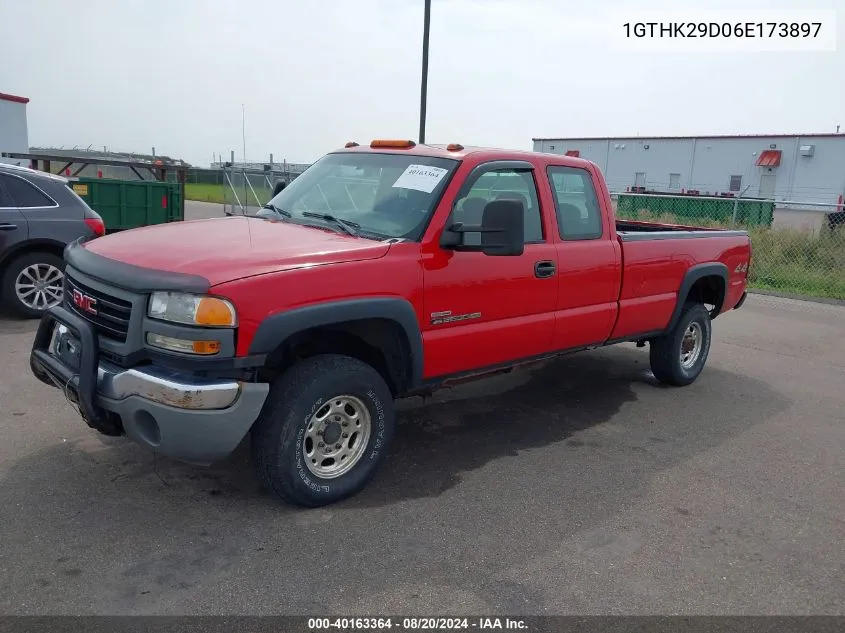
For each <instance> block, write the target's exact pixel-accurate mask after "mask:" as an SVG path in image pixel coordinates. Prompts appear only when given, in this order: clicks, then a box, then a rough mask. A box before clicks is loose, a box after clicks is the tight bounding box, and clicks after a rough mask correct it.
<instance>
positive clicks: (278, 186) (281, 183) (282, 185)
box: [272, 180, 286, 198]
mask: <svg viewBox="0 0 845 633" xmlns="http://www.w3.org/2000/svg"><path fill="white" fill-rule="evenodd" d="M285 187H286V185H285V181H284V180H280V181H279V182H277V183H276V185H275V186H274V187H273V196H272V197H273V198H275V197H276V196H277V195H279V194H280V193H281V192H282V190H283V189H284V188H285Z"/></svg>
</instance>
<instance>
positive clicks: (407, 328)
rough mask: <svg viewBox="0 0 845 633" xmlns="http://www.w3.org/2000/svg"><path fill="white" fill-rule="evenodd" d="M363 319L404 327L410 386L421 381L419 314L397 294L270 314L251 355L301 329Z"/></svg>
mask: <svg viewBox="0 0 845 633" xmlns="http://www.w3.org/2000/svg"><path fill="white" fill-rule="evenodd" d="M364 319H387V320H390V321H394V322H396V323H397V324H398V325H399V326H400V327H401V328H402V330H403V331H404V332H405V336H406V337H407V339H408V347H409V351H410V358H409V359H408V360H409V366H408V368H407V369H408V370H409V376H408V378H409V384H410V386H411V387H416V386H418V385H420V384H422V375H423V341H422V331H421V330H420V326H419V322H418V321H417V314H416V312H415V310H414V307H413V306H412V305H411V304H410V303H409V302H408V301H407V300H405V299H399V298H395V297H379V298H372V299H350V300H343V301H330V302H327V303H319V304H316V305H309V306H305V307H302V308H295V309H293V310H286V311H284V312H277V313H275V314H271V315H270V316H268V317H267V318H266V319H264V320H263V321H262V322H261V323H260V324H259V326H258V329H257V330H256V332H255V336H253V338H252V342H251V343H250V345H249V352H248V353H249V355H250V356H252V355H263V354H270V353H271V352H272V351H273V350H275V349H276V348H277V347H278V346H279V345H280V344H281V343H283V342H284V341H285V340H287V339H288V338H290V337H291V336H293V335H294V334H296V333H298V332H302V331H304V330H308V329H311V328H314V327H320V326H325V325H340V324H343V323H347V322H350V321H361V320H364Z"/></svg>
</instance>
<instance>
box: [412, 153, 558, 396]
mask: <svg viewBox="0 0 845 633" xmlns="http://www.w3.org/2000/svg"><path fill="white" fill-rule="evenodd" d="M536 176H537V175H536V174H535V173H534V169H533V168H532V166H531V164H530V163H525V162H522V161H516V162H514V161H507V162H498V161H494V162H490V163H484V164H482V165H479V166H478V167H476V168H475V170H474V171H473V172H472V173H471V174H470V175H469V176H468V178H467V180H466V182H465V183H464V185H463V187H462V188H461V190H460V191H459V192H458V194H457V196H456V198H455V202H454V205H453V208H452V214H451V216H450V219H449V220H447V226H448V224H450V223H451V222H463V223H465V224H476V225H477V224H481V216H482V212H483V210H484V206H485V204H486V203H487V202H489V201H491V200H497V199H517V200H521V201H522V203H523V205H524V208H525V251H524V253H523V254H522V255H518V256H510V257H508V256H490V255H485V254H483V253H479V252H466V251H463V252H462V251H455V250H451V249H443V248H440V247H439V246H435V248H436V250H435V251H434V253H433V254H432V255H424V259H423V265H424V275H425V278H424V283H425V295H424V300H423V304H424V306H425V319H426V322H425V323H423V341H424V345H425V366H424V377H425V378H426V379H428V378H434V377H444V376H448V375H453V374H460V373H463V372H472V371H475V370H482V369H487V368H493V367H495V366H496V365H498V364H503V363H509V362H512V361H514V360H517V359H523V358H530V357H533V356H537V355H541V354H543V353H545V352H547V351H548V350H549V349H550V345H551V342H552V336H553V334H554V325H555V307H556V305H557V292H558V288H557V253H556V247H555V245H554V243H553V240H552V239H551V238H550V237H549V236H546V235H544V230H543V222H542V217H543V216H542V214H541V210H540V203H539V199H538V195H537V185H536V180H535V178H536ZM465 238H466V243H467V244H479V243H480V234H477V233H475V234H472V233H470V234H465Z"/></svg>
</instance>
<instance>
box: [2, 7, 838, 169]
mask: <svg viewBox="0 0 845 633" xmlns="http://www.w3.org/2000/svg"><path fill="white" fill-rule="evenodd" d="M632 2H633V0H629V2H628V3H624V2H618V0H593V1H589V0H433V9H432V17H431V55H430V68H429V73H430V74H429V101H428V126H427V133H426V137H427V139H426V140H427V141H428V142H431V143H449V142H461V143H463V144H474V145H492V146H497V147H508V148H518V149H530V148H531V146H532V144H531V138H532V137H535V136H586V135H596V136H613V135H636V134H639V135H644V136H647V135H672V134H690V135H692V134H708V133H768V132H782V133H793V132H833V131H834V130H835V127H836V125H837V124H841V125H842V126H843V130H845V11H843V10H842V9H841V8H840V12H839V15H838V18H839V20H838V25H837V34H838V46H837V48H838V50H837V51H836V52H822V53H818V52H801V53H795V52H751V53H736V52H731V53H712V52H686V53H685V52H672V53H666V52H630V51H627V52H626V51H624V50H622V49H621V48H620V46H619V43H620V42H619V41H615V42H614V41H613V34H614V33H618V39H621V37H622V32H623V31H622V26H621V18H620V17H619V14H618V13H617V12H616V9H618V8H620V7H625V6H627V7H629V8H634V7H635V6H636V5H639V4H640V2H639V0H637V3H636V5H635V4H632ZM840 4H841V0H807V1H804V0H801V1H800V2H799V1H798V0H792V1H783V0H761V1H758V0H744V1H743V2H727V1H719V0H709V1H704V0H673V1H672V2H661V1H659V0H655V1H652V2H649V3H646V5H645V6H647V7H651V8H654V7H660V6H672V7H673V8H678V7H684V8H686V9H688V10H689V11H691V12H692V15H695V11H696V10H698V9H699V8H700V9H702V10H703V9H713V8H714V7H715V8H719V7H726V8H727V7H734V8H737V7H741V8H743V9H748V10H750V11H751V12H752V14H754V12H758V11H759V13H760V16H761V17H763V16H764V15H765V14H764V13H763V11H762V8H763V7H780V8H792V9H801V8H805V7H812V8H816V9H834V8H837V6H838V5H840ZM687 15H689V13H688V14H687ZM422 22H423V0H225V1H224V0H120V1H118V2H115V1H114V0H80V1H77V2H68V1H67V0H0V59H2V63H0V92H7V93H12V94H18V95H22V96H26V97H29V98H30V99H31V102H30V104H29V106H28V120H29V141H30V144H31V145H37V146H56V147H58V146H65V147H72V146H73V145H78V146H82V147H86V146H88V145H93V146H97V147H102V146H104V145H105V146H108V147H109V149H113V150H123V151H149V150H150V149H151V147H153V146H155V148H156V150H157V152H158V153H159V154H167V155H170V156H173V157H181V158H184V159H185V160H188V161H190V162H192V163H195V164H207V163H209V162H210V161H211V160H212V156H213V154H215V153H220V152H222V153H224V154H228V152H229V151H230V150H234V151H235V152H236V157H237V159H238V160H240V159H241V158H242V156H243V153H244V152H243V143H242V137H241V105H242V104H243V105H244V108H245V113H246V117H245V119H246V156H247V158H249V159H251V160H266V158H267V156H268V155H269V154H270V153H271V152H272V153H273V154H274V158H275V159H276V160H281V159H283V158H284V159H287V160H288V161H291V162H310V161H312V160H314V159H315V158H317V157H318V156H320V155H321V154H323V153H325V152H327V151H330V150H332V149H334V148H336V147H339V146H341V145H342V144H343V143H344V142H346V141H347V140H357V141H359V142H367V141H369V140H370V139H372V138H378V137H382V138H385V137H390V138H397V137H398V138H411V139H415V140H416V139H417V135H418V125H419V118H418V117H419V88H420V86H419V82H420V61H421V42H422Z"/></svg>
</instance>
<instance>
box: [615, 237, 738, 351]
mask: <svg viewBox="0 0 845 633" xmlns="http://www.w3.org/2000/svg"><path fill="white" fill-rule="evenodd" d="M616 229H617V236H618V239H619V241H620V242H621V246H622V287H621V289H620V293H619V317H618V319H617V322H616V326H615V328H614V330H613V334H612V337H611V338H613V339H623V338H625V337H629V336H632V335H635V334H640V333H642V332H650V331H661V330H663V329H664V328H665V327H666V324H667V323H668V322H669V319H670V317H671V315H672V313H673V311H674V310H675V306H676V304H677V300H678V291H679V289H680V288H681V284H682V282H683V280H684V277H685V276H686V274H687V273H688V272H689V271H690V270H691V269H693V268H696V267H702V266H703V267H707V268H708V269H712V272H716V273H718V271H719V270H721V271H723V272H726V273H727V279H726V280H725V286H726V287H725V292H726V297H725V302H724V305H723V309H729V308H730V307H733V306H734V305H735V304H736V302H737V301H739V299H740V297H741V295H742V292H743V288H744V284H745V277H744V274H740V273H738V272H737V270H736V269H737V267H738V266H741V265H743V264H746V265H747V262H748V255H749V238H748V232H747V231H734V230H724V229H709V228H702V227H695V226H679V225H673V224H657V223H652V222H631V221H626V220H617V221H616ZM674 240H681V241H680V242H676V241H674Z"/></svg>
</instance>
